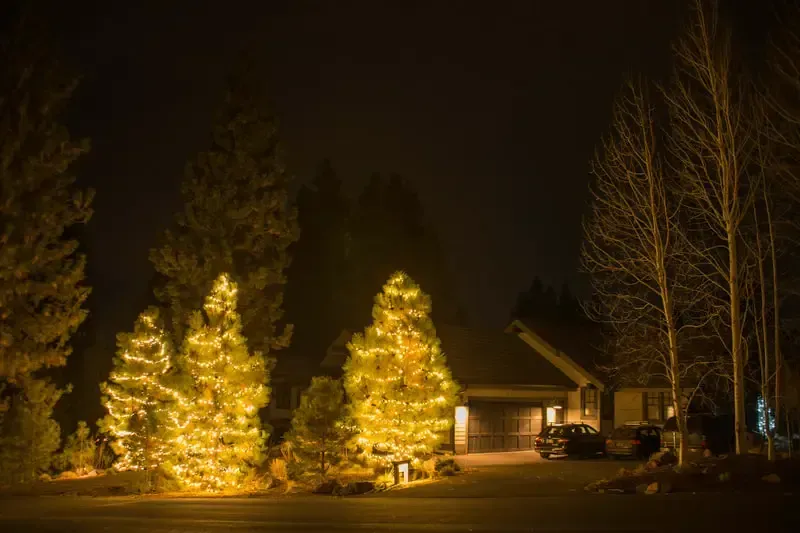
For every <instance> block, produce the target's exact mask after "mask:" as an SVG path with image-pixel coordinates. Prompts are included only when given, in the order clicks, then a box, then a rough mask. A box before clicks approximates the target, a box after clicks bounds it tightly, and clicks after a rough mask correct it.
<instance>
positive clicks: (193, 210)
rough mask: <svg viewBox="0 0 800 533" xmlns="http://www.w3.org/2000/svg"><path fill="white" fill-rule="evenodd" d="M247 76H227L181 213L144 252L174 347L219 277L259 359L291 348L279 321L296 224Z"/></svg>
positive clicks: (273, 140) (272, 130) (275, 148)
mask: <svg viewBox="0 0 800 533" xmlns="http://www.w3.org/2000/svg"><path fill="white" fill-rule="evenodd" d="M252 76H253V73H252V71H250V70H247V69H246V68H245V69H242V70H241V72H240V73H239V74H237V75H235V76H234V77H232V79H231V82H230V83H229V87H228V90H227V93H226V98H225V102H224V106H223V109H222V112H221V114H220V117H219V119H218V123H217V125H216V127H215V128H214V130H213V134H212V140H211V146H210V147H209V149H208V150H207V151H205V152H202V153H200V154H199V155H198V156H197V159H196V160H195V161H194V162H193V163H190V164H189V165H187V167H186V174H185V178H184V183H183V186H182V194H183V198H184V209H183V211H182V212H181V213H179V214H178V215H177V216H176V228H175V229H174V230H173V231H168V232H166V234H165V236H164V239H163V243H162V245H161V246H160V247H159V248H156V249H153V250H152V251H151V253H150V260H151V261H152V263H153V265H154V267H155V269H156V271H157V272H158V273H159V275H160V278H161V279H162V280H163V283H161V286H160V287H158V288H157V289H156V291H155V293H156V296H157V297H158V299H159V301H160V302H161V303H163V304H164V305H165V306H167V307H168V308H169V309H170V310H171V313H172V319H171V320H172V325H173V327H174V332H173V333H174V338H175V339H176V342H178V341H179V340H181V339H182V338H183V334H184V330H185V328H186V325H187V323H188V322H187V321H188V319H189V317H190V316H191V314H192V312H193V311H194V310H195V309H199V308H200V307H201V306H202V304H203V301H204V298H205V295H206V294H207V293H208V291H209V290H210V289H211V286H212V284H213V282H214V280H215V279H216V278H217V276H218V275H219V273H220V272H228V273H229V274H230V275H231V277H232V278H233V280H234V281H235V282H236V283H237V284H238V285H239V309H240V310H241V311H240V313H241V320H242V331H243V333H244V335H245V336H246V337H247V338H248V340H249V343H250V346H251V347H252V348H253V349H255V350H258V351H261V352H262V353H264V354H267V353H268V352H269V350H270V349H275V348H280V347H283V346H285V345H287V344H288V341H289V337H290V335H291V329H290V328H287V329H286V330H285V331H283V332H278V331H277V327H276V326H277V324H278V322H279V321H280V320H281V317H282V313H283V311H282V305H283V289H284V284H285V281H286V280H285V276H284V270H285V269H286V268H287V266H288V265H289V254H288V252H287V250H288V248H289V246H290V245H291V244H292V243H293V242H294V241H295V240H296V239H297V236H298V230H297V221H296V213H295V210H294V208H293V207H292V206H291V205H290V201H289V197H288V191H287V187H288V182H289V178H288V176H287V174H286V171H285V169H284V165H283V157H282V152H281V148H280V146H279V142H278V137H277V125H276V120H275V118H274V117H273V116H271V115H270V114H269V113H268V110H267V106H266V105H265V104H264V103H263V102H262V101H261V100H262V97H261V95H262V91H261V88H260V87H259V85H258V84H257V83H255V82H254V80H253V79H252Z"/></svg>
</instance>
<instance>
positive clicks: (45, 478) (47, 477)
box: [39, 472, 53, 481]
mask: <svg viewBox="0 0 800 533" xmlns="http://www.w3.org/2000/svg"><path fill="white" fill-rule="evenodd" d="M39 481H53V478H52V477H50V474H48V473H47V472H45V473H44V474H42V475H41V476H39Z"/></svg>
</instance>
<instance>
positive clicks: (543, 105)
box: [53, 0, 685, 364]
mask: <svg viewBox="0 0 800 533" xmlns="http://www.w3.org/2000/svg"><path fill="white" fill-rule="evenodd" d="M62 4H68V5H69V7H66V6H64V5H62V7H60V8H59V9H58V10H55V11H53V13H54V15H55V17H54V20H55V21H56V29H57V30H58V35H59V39H61V40H62V42H63V49H62V51H63V52H65V53H66V54H67V55H68V56H69V57H70V58H71V59H72V60H74V61H75V62H76V65H77V66H78V68H79V70H80V71H81V72H82V74H83V81H82V85H81V87H80V89H79V91H78V93H77V96H76V100H75V102H73V104H72V106H71V109H70V119H69V122H70V125H71V127H72V130H73V133H74V134H75V135H85V136H89V137H91V139H92V143H93V150H92V153H91V154H90V155H89V156H87V157H86V158H85V161H83V163H82V165H81V167H80V168H79V176H80V178H79V179H80V181H81V183H82V184H84V185H90V186H92V187H94V188H95V189H96V190H97V197H96V201H95V210H96V211H95V215H94V217H93V218H92V220H91V222H90V224H89V226H88V227H87V228H86V232H85V236H84V238H83V246H84V248H85V250H86V252H87V253H88V255H89V282H90V283H91V285H92V286H93V287H94V293H93V295H92V298H91V302H90V307H91V312H92V313H93V314H92V321H91V324H90V325H87V326H84V328H83V336H84V339H85V338H86V336H87V335H88V336H89V339H88V344H89V345H93V346H95V351H97V349H98V348H102V350H101V351H104V352H105V351H108V353H107V357H108V359H109V363H106V364H110V355H111V353H113V347H114V335H115V333H116V332H117V331H121V330H127V329H130V328H131V326H132V323H133V319H134V318H135V316H136V315H137V314H138V313H139V312H140V311H141V310H142V309H143V307H144V306H145V305H146V304H147V303H148V300H149V294H148V292H149V287H148V283H149V281H150V278H151V275H152V269H151V266H150V264H149V262H148V258H147V257H148V250H149V249H150V248H151V247H153V246H154V245H155V244H156V242H157V238H158V236H159V235H160V233H161V232H162V231H163V229H164V228H165V227H166V226H167V225H168V224H169V222H170V221H171V217H172V214H173V213H174V212H175V211H177V210H178V209H179V207H180V201H179V200H180V199H179V194H178V191H179V185H180V180H181V178H182V168H183V166H184V164H185V162H186V161H187V160H188V159H190V158H192V157H193V156H194V154H195V153H196V152H197V151H198V150H201V149H203V148H204V143H205V141H206V140H207V138H208V134H209V131H210V128H211V120H212V116H213V114H214V112H215V111H216V109H217V106H218V105H219V103H220V100H221V96H222V89H223V81H224V76H225V75H226V74H227V73H228V72H229V70H230V67H231V66H232V64H233V62H234V59H235V57H236V56H237V54H239V53H240V52H241V51H242V50H244V49H248V50H251V51H252V52H253V53H254V54H255V55H256V56H257V57H259V58H260V63H261V67H262V68H263V75H264V77H265V80H266V81H267V83H268V86H269V92H270V96H271V99H272V101H273V102H274V106H275V112H276V113H277V115H278V116H279V117H280V121H281V126H282V130H281V137H282V139H283V141H284V143H285V147H286V150H287V152H288V157H289V159H288V163H289V169H290V171H291V172H292V173H293V174H294V175H295V176H296V178H297V182H298V183H303V182H306V181H308V180H309V179H310V178H311V177H312V175H313V173H314V170H315V168H316V167H317V166H318V165H319V163H320V161H321V160H322V159H323V158H326V157H329V158H330V159H331V160H332V163H333V165H334V167H335V168H336V169H337V170H338V172H339V175H340V177H341V178H342V179H343V180H344V182H345V185H346V187H347V189H348V191H350V192H351V193H352V194H353V195H355V194H356V193H357V192H358V190H359V189H360V186H361V185H362V184H363V183H364V182H365V181H366V179H367V178H368V176H369V175H370V174H371V173H372V172H376V171H377V172H381V173H385V174H389V173H399V174H401V175H403V176H405V177H407V178H408V179H409V180H410V181H411V182H412V183H413V184H414V186H415V187H416V188H417V190H418V191H419V194H420V197H421V200H422V202H423V204H424V206H425V208H426V211H427V214H428V216H429V217H430V218H431V220H432V221H433V224H434V226H435V228H436V230H437V231H438V232H439V234H440V236H441V238H442V241H443V243H444V247H445V252H446V254H447V258H448V261H449V262H450V266H451V269H452V271H453V272H454V274H455V275H456V277H457V281H458V287H459V289H460V292H461V294H460V296H461V298H462V300H463V301H464V302H465V303H466V305H467V308H468V312H469V315H470V317H471V319H472V323H473V324H475V325H478V326H486V327H498V328H499V327H502V326H503V325H504V324H505V321H506V319H507V317H508V315H509V312H510V309H511V307H512V305H513V302H514V300H515V297H516V294H517V293H518V292H519V291H520V290H522V289H524V288H526V287H527V286H528V285H529V284H530V282H531V281H532V279H533V278H534V276H537V275H538V276H540V277H541V278H542V279H543V280H544V281H545V283H550V284H553V285H554V286H555V288H556V289H558V286H559V285H560V284H561V283H562V282H568V283H570V284H572V285H573V286H574V287H577V288H578V289H579V288H580V285H581V283H580V280H579V276H578V273H577V269H578V254H579V247H580V236H581V218H582V216H583V214H584V212H585V210H586V201H587V197H588V195H587V184H588V181H589V160H590V158H591V155H592V152H593V150H594V149H595V147H596V146H597V144H598V141H599V138H600V136H601V135H602V134H603V132H604V131H605V130H606V129H607V127H608V122H609V118H610V114H611V105H612V101H613V98H614V95H615V94H616V92H617V91H618V89H619V88H620V85H621V83H622V82H623V80H624V78H625V76H626V75H628V74H633V73H644V74H648V75H654V76H663V74H664V73H665V72H666V70H667V65H668V58H669V41H670V40H671V39H672V38H674V36H675V35H676V33H677V31H678V28H679V22H680V20H681V17H682V16H683V15H684V13H685V9H684V7H682V6H683V2H676V1H674V0H661V1H656V0H648V1H642V0H630V1H619V0H613V1H612V0H603V1H596V0H584V1H577V2H575V1H573V2H567V1H552V2H546V1H544V0H537V1H530V0H520V1H511V2H502V1H498V2H491V3H488V2H470V3H467V2H449V1H427V2H409V1H404V2H382V1H381V2H375V1H359V2H353V1H335V2H334V1H325V2H323V1H318V2H305V1H288V0H265V1H253V2H240V1H233V0H229V1H225V2H223V1H205V2H196V1H177V0H176V1H168V2H164V1H137V2H100V1H96V2H89V1H86V0H77V1H73V2H69V3H62ZM457 4H458V5H459V7H458V8H456V7H455V6H456V5H457ZM198 6H199V7H198ZM378 290H379V287H375V291H376V292H377V291H378ZM76 355H77V354H76Z"/></svg>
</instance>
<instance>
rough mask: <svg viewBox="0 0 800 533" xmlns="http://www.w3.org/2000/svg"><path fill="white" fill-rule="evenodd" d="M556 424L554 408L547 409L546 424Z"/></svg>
mask: <svg viewBox="0 0 800 533" xmlns="http://www.w3.org/2000/svg"><path fill="white" fill-rule="evenodd" d="M555 423H556V408H555V407H548V408H547V424H548V425H550V424H555Z"/></svg>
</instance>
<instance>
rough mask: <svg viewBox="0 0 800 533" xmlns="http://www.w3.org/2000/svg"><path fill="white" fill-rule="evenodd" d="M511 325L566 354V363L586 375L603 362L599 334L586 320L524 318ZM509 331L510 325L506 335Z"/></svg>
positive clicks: (600, 331)
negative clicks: (518, 323) (521, 327)
mask: <svg viewBox="0 0 800 533" xmlns="http://www.w3.org/2000/svg"><path fill="white" fill-rule="evenodd" d="M515 322H520V323H522V324H524V325H525V326H526V327H528V329H530V330H531V331H534V332H535V333H536V334H537V335H539V336H540V337H542V339H544V340H545V342H547V343H548V344H549V345H550V346H552V347H553V348H555V349H556V350H558V351H559V352H564V353H566V354H567V355H568V356H569V357H570V359H572V360H573V361H575V362H576V363H578V364H579V365H581V366H582V367H583V368H585V369H586V370H588V371H589V372H595V371H596V369H597V366H598V365H602V364H603V363H604V362H605V361H604V360H603V358H604V355H605V352H604V350H603V342H604V341H603V334H602V330H601V328H600V325H599V324H596V323H594V322H589V321H587V320H575V321H564V320H556V319H544V318H535V319H532V318H525V319H518V320H517V321H515ZM513 327H514V325H513V324H512V325H511V326H510V327H509V328H508V329H507V331H508V330H512V329H513Z"/></svg>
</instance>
